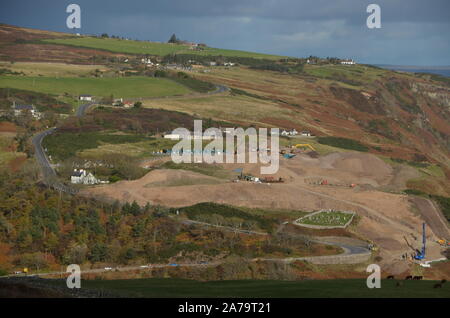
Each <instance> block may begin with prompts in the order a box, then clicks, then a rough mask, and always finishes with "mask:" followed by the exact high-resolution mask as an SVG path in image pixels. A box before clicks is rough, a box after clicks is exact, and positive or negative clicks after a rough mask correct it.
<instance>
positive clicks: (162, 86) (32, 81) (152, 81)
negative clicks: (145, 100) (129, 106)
mask: <svg viewBox="0 0 450 318" xmlns="http://www.w3.org/2000/svg"><path fill="white" fill-rule="evenodd" d="M0 87H11V88H19V89H26V90H32V91H37V92H42V93H48V94H58V95H59V94H64V93H69V94H74V95H79V94H91V95H94V96H109V95H111V94H113V95H114V96H115V97H125V98H134V97H144V96H145V97H158V96H168V95H182V94H187V93H189V92H190V90H189V89H187V88H186V87H184V86H182V85H181V84H178V83H175V82H173V81H170V80H167V79H161V78H149V77H138V76H137V77H121V78H72V77H71V78H54V77H22V76H1V77H0Z"/></svg>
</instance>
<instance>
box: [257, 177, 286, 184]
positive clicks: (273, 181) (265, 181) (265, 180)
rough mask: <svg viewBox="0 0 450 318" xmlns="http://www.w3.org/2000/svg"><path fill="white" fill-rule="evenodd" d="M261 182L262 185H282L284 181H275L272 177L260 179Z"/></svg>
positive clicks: (279, 179)
mask: <svg viewBox="0 0 450 318" xmlns="http://www.w3.org/2000/svg"><path fill="white" fill-rule="evenodd" d="M261 182H263V183H283V182H284V179H283V178H281V177H280V178H277V179H275V178H274V177H265V178H262V179H261Z"/></svg>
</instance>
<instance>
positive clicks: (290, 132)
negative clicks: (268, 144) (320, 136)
mask: <svg viewBox="0 0 450 318" xmlns="http://www.w3.org/2000/svg"><path fill="white" fill-rule="evenodd" d="M297 134H298V131H297V130H295V129H292V130H285V129H283V130H282V131H281V135H282V136H296V135H297Z"/></svg>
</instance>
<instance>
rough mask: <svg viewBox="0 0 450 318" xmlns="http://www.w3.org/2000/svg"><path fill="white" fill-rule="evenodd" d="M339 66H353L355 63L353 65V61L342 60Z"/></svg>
mask: <svg viewBox="0 0 450 318" xmlns="http://www.w3.org/2000/svg"><path fill="white" fill-rule="evenodd" d="M341 64H343V65H355V64H356V63H355V61H353V60H352V59H350V60H343V61H341Z"/></svg>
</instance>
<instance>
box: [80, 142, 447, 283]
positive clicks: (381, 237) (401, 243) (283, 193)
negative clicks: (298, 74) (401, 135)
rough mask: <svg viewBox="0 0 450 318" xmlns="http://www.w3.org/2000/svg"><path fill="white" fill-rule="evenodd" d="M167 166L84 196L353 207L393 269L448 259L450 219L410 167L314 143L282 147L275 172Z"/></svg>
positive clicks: (374, 249) (358, 231) (360, 233)
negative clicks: (409, 185)
mask: <svg viewBox="0 0 450 318" xmlns="http://www.w3.org/2000/svg"><path fill="white" fill-rule="evenodd" d="M161 160H162V162H164V161H169V160H170V158H165V159H161ZM160 164H161V162H159V163H153V166H152V170H151V171H150V172H149V173H147V175H145V176H144V177H143V178H141V179H138V180H134V181H120V182H117V183H115V184H111V185H102V186H96V187H94V188H90V189H89V190H88V191H86V192H85V193H84V194H85V195H96V196H102V197H107V198H111V199H118V200H121V201H133V200H136V201H137V202H138V203H140V204H145V203H146V202H151V203H152V204H160V205H164V206H169V207H184V206H190V205H194V204H197V203H201V202H216V203H220V204H227V205H231V206H238V207H239V206H241V207H247V208H264V209H285V210H297V211H305V212H311V213H314V212H317V211H323V210H330V211H348V212H350V213H352V214H354V215H355V218H356V219H353V218H352V221H351V222H349V224H351V226H350V227H349V229H350V230H351V232H352V233H353V234H354V235H355V237H358V238H359V239H361V240H363V241H365V242H366V246H365V247H366V248H367V249H368V250H370V251H371V254H372V256H371V257H372V258H373V257H377V260H378V261H377V263H378V264H380V265H381V266H382V268H383V270H384V272H386V273H389V274H392V275H400V274H402V273H409V272H411V271H412V270H413V269H414V268H415V266H418V265H420V268H422V269H425V268H430V267H431V266H432V263H433V262H439V261H441V260H445V259H446V258H445V256H443V253H444V252H445V251H446V249H448V240H449V239H450V232H449V229H448V224H447V220H446V219H445V217H444V216H443V214H442V213H441V211H440V210H439V208H438V207H437V206H436V205H435V203H433V202H432V201H430V200H428V199H425V198H419V197H411V196H408V195H406V194H404V193H403V192H402V191H401V189H403V188H405V185H406V182H407V180H408V179H410V178H413V177H416V176H418V172H417V171H416V170H414V169H411V168H410V167H408V166H406V165H403V166H399V167H396V168H395V169H394V168H393V167H392V166H391V165H390V164H388V163H386V162H385V161H383V160H382V159H380V158H379V157H377V156H375V155H372V154H367V153H361V152H353V151H346V152H331V153H328V154H323V155H319V153H318V152H317V151H316V149H315V148H314V147H313V146H312V145H310V144H294V145H292V146H287V147H284V148H282V149H281V150H280V168H279V171H278V172H277V174H276V175H271V176H266V175H261V174H260V166H261V165H260V164H251V163H244V164H242V163H240V164H238V163H233V164H225V163H224V164H213V165H210V166H212V167H214V169H216V170H217V171H220V172H221V176H218V175H217V176H216V175H211V174H210V175H205V174H203V173H201V171H200V172H194V171H189V170H183V169H177V170H172V169H164V168H161V167H159V168H158V165H160ZM186 169H188V168H186ZM287 222H288V223H292V224H295V220H288V221H287ZM349 224H347V225H346V226H345V227H348V225H349ZM425 224H426V226H425Z"/></svg>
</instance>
